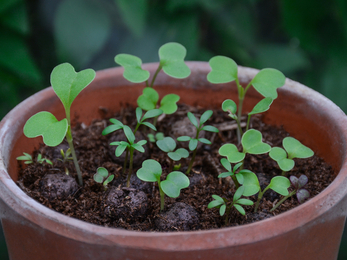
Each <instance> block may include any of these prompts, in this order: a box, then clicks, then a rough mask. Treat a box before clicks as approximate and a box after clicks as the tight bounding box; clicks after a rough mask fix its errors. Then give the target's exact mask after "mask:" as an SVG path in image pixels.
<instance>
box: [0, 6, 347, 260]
mask: <svg viewBox="0 0 347 260" xmlns="http://www.w3.org/2000/svg"><path fill="white" fill-rule="evenodd" d="M168 41H176V42H179V43H181V44H183V45H184V46H185V47H186V48H187V51H188V54H187V58H186V60H202V61H208V60H209V59H210V58H211V57H213V56H214V55H217V54H219V55H225V56H229V57H231V58H233V59H234V60H235V61H236V62H237V63H238V64H240V65H243V66H248V67H254V68H264V67H273V68H277V69H279V70H281V71H282V72H283V73H284V74H285V75H286V76H287V77H289V78H291V79H293V80H296V81H299V82H301V83H303V84H305V85H307V86H309V87H311V88H313V89H315V90H317V91H319V92H320V93H322V94H323V95H325V96H327V97H328V98H330V99H331V100H333V101H334V102H335V103H336V104H337V105H338V106H339V107H341V109H343V110H344V111H345V112H346V111H347V102H345V99H346V98H345V97H346V96H347V76H346V72H347V1H345V0H330V1H321V0H244V1H237V0H61V1H60V0H56V1H47V0H46V1H44V0H41V1H39V0H30V1H29V0H27V1H24V0H0V119H1V118H3V116H5V114H6V113H7V112H9V111H10V110H11V109H12V108H13V107H14V106H15V105H16V104H18V103H19V102H21V101H22V100H23V99H25V98H26V97H28V96H30V95H32V94H33V93H35V92H37V91H38V90H41V89H43V88H45V87H47V86H49V85H50V83H49V75H50V72H51V71H52V69H53V67H54V66H56V65H57V64H59V63H62V62H66V61H67V62H70V63H71V64H72V65H73V66H74V67H75V68H76V70H81V69H84V68H87V67H90V68H93V69H95V70H99V69H104V68H109V67H113V66H115V63H114V56H115V55H116V54H118V53H121V52H124V53H130V54H134V55H137V56H139V57H140V58H141V59H142V61H143V62H153V61H158V54H157V51H158V48H159V47H160V46H161V45H162V44H164V43H166V42H168ZM0 231H1V230H0ZM0 259H4V260H5V259H8V256H7V253H6V246H5V243H4V238H3V236H2V235H1V232H0ZM338 259H341V260H342V259H347V232H345V234H344V237H343V240H342V244H341V248H340V254H339V258H338Z"/></svg>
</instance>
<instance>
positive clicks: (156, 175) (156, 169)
mask: <svg viewBox="0 0 347 260" xmlns="http://www.w3.org/2000/svg"><path fill="white" fill-rule="evenodd" d="M161 174H162V168H161V165H160V163H158V162H157V161H155V160H152V159H149V160H146V161H144V162H143V163H142V168H140V169H139V170H138V171H137V173H136V175H137V177H138V178H139V179H140V180H142V181H147V182H157V183H158V187H159V193H160V210H161V211H163V210H164V206H165V197H164V194H166V195H167V196H169V197H170V198H177V197H178V196H179V195H180V192H181V189H184V188H187V187H188V186H189V179H188V177H187V176H186V175H185V174H184V173H182V172H179V171H174V172H171V173H169V174H168V175H167V177H166V180H163V181H161V180H160V177H161Z"/></svg>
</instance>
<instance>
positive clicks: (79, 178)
mask: <svg viewBox="0 0 347 260" xmlns="http://www.w3.org/2000/svg"><path fill="white" fill-rule="evenodd" d="M66 140H67V143H68V144H69V147H70V151H71V155H72V159H73V162H74V165H75V168H76V171H77V176H78V183H79V185H80V186H83V180H82V172H81V169H80V166H79V164H78V161H77V156H76V153H75V148H74V145H73V140H72V135H71V127H70V124H69V126H68V129H67V132H66Z"/></svg>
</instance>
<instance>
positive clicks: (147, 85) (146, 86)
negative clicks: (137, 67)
mask: <svg viewBox="0 0 347 260" xmlns="http://www.w3.org/2000/svg"><path fill="white" fill-rule="evenodd" d="M146 87H147V88H148V87H149V86H148V79H147V80H146Z"/></svg>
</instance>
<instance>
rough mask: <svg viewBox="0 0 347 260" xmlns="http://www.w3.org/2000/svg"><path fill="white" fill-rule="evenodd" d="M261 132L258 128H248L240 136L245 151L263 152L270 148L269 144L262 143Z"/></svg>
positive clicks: (252, 152)
mask: <svg viewBox="0 0 347 260" xmlns="http://www.w3.org/2000/svg"><path fill="white" fill-rule="evenodd" d="M262 138H263V137H262V134H261V132H259V131H258V130H255V129H250V130H248V131H247V132H246V133H244V135H243V136H242V139H241V143H242V146H243V150H244V152H245V153H250V154H263V153H267V152H269V151H270V150H271V146H270V145H268V144H266V143H263V141H262Z"/></svg>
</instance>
